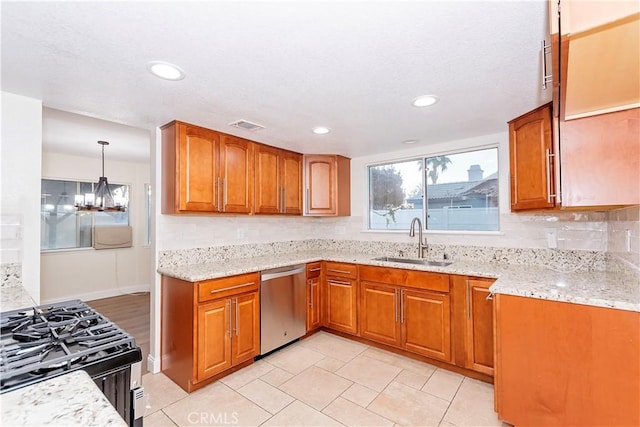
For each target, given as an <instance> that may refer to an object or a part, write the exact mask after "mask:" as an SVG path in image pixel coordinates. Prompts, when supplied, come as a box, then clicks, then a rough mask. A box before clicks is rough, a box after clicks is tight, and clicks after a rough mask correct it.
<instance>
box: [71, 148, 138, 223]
mask: <svg viewBox="0 0 640 427" xmlns="http://www.w3.org/2000/svg"><path fill="white" fill-rule="evenodd" d="M98 144H100V145H101V146H102V176H100V179H99V180H98V186H97V187H96V189H95V191H94V192H93V193H85V194H84V195H82V194H77V195H76V196H75V198H74V202H75V203H74V204H75V206H76V209H77V210H78V211H98V212H124V211H125V209H126V207H125V206H124V205H123V204H122V202H121V200H120V198H118V199H117V200H115V201H114V198H113V195H112V194H111V190H110V189H109V182H108V181H107V177H106V176H104V146H105V145H109V143H108V142H107V141H98Z"/></svg>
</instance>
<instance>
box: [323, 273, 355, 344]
mask: <svg viewBox="0 0 640 427" xmlns="http://www.w3.org/2000/svg"><path fill="white" fill-rule="evenodd" d="M323 273H324V281H323V282H324V312H323V314H324V320H323V325H324V326H326V327H328V328H331V329H335V330H337V331H342V332H347V333H349V334H357V333H358V315H357V313H358V312H357V299H358V281H357V277H358V266H357V265H354V264H346V263H339V262H331V261H325V262H324V271H323Z"/></svg>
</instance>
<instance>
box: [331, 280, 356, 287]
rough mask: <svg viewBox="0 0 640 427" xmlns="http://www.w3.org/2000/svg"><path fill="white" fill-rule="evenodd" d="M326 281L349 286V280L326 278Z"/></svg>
mask: <svg viewBox="0 0 640 427" xmlns="http://www.w3.org/2000/svg"><path fill="white" fill-rule="evenodd" d="M327 282H329V283H335V284H336V285H346V286H351V282H343V281H340V280H327Z"/></svg>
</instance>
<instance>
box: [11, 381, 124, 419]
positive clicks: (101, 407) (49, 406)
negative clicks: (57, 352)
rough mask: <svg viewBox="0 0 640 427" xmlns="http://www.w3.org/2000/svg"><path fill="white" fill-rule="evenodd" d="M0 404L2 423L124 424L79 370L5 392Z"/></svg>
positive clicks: (91, 382) (92, 383) (96, 388)
mask: <svg viewBox="0 0 640 427" xmlns="http://www.w3.org/2000/svg"><path fill="white" fill-rule="evenodd" d="M0 406H1V407H2V409H1V410H0V414H1V419H2V425H4V426H42V425H48V426H65V427H70V426H121V427H126V426H127V423H125V421H124V420H123V419H122V417H120V415H119V414H118V412H116V410H115V408H114V407H113V406H112V405H111V403H109V401H108V400H107V398H106V397H105V396H104V394H102V392H101V391H100V389H99V388H98V387H97V386H96V385H95V384H94V382H93V380H92V379H91V377H89V375H88V374H87V373H86V372H85V371H82V370H78V371H74V372H71V373H69V374H65V375H61V376H58V377H55V378H52V379H50V380H46V381H42V382H39V383H36V384H34V385H31V386H28V387H24V388H20V389H18V390H14V391H10V392H8V393H4V394H2V395H0Z"/></svg>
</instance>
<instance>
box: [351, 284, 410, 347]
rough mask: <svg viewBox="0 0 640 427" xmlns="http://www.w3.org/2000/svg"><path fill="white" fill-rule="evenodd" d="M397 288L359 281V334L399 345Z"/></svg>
mask: <svg viewBox="0 0 640 427" xmlns="http://www.w3.org/2000/svg"><path fill="white" fill-rule="evenodd" d="M398 292H399V288H397V287H395V286H389V285H381V284H378V283H370V282H360V336H361V337H363V338H368V339H370V340H373V341H377V342H381V343H384V344H389V345H393V346H396V347H400V346H401V345H402V339H401V337H400V314H399V311H400V301H399V300H398Z"/></svg>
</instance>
